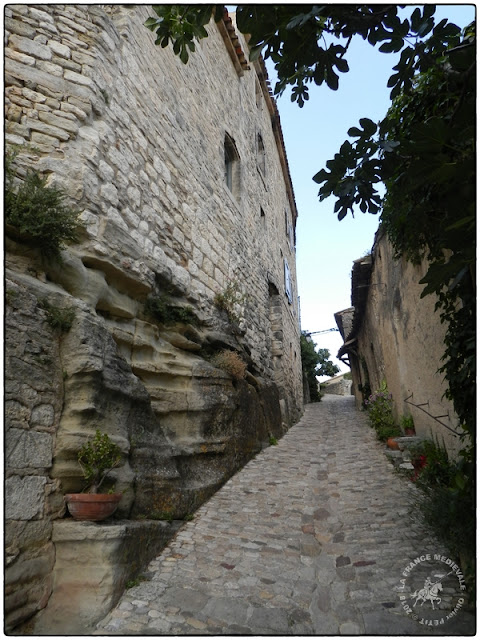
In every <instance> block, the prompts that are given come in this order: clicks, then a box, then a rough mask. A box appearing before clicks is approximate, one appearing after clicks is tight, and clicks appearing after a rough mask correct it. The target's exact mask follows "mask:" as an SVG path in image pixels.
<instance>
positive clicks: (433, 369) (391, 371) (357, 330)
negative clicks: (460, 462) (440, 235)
mask: <svg viewBox="0 0 480 640" xmlns="http://www.w3.org/2000/svg"><path fill="white" fill-rule="evenodd" d="M426 270H427V264H426V263H423V264H420V265H414V264H412V263H411V262H408V261H407V260H406V259H403V258H402V259H399V260H397V259H395V258H394V251H393V247H392V245H391V243H390V242H389V241H388V238H387V237H386V235H385V234H384V233H382V232H381V231H379V232H378V233H377V236H376V238H375V243H374V246H373V249H372V253H371V255H369V256H366V257H364V258H360V259H359V260H356V261H355V262H354V265H353V269H352V307H351V308H349V309H345V310H344V311H340V312H338V313H337V314H335V318H336V321H337V325H338V327H339V329H340V332H341V334H342V336H343V339H344V345H343V346H342V348H341V349H340V351H339V354H338V357H340V358H347V359H348V361H349V365H350V367H351V369H352V378H353V392H354V394H355V397H356V402H357V406H358V407H359V408H361V407H362V404H363V400H364V399H365V397H368V395H369V394H370V393H372V392H374V391H376V390H377V389H379V388H380V385H381V383H382V381H384V380H385V381H386V383H387V386H388V390H389V391H390V392H391V393H392V396H393V410H394V415H395V418H396V420H397V423H400V421H401V418H402V416H411V417H412V418H413V420H414V423H415V429H416V433H417V435H419V436H421V437H425V438H431V439H434V440H436V441H437V442H438V443H440V444H444V445H445V447H446V448H447V450H448V451H449V453H450V454H451V455H453V456H455V454H456V453H457V452H458V450H459V449H460V448H461V441H460V438H459V436H458V435H457V434H459V433H460V428H459V427H458V418H457V416H456V414H455V412H454V410H453V405H452V403H451V402H450V401H448V400H447V399H446V398H445V397H444V393H445V390H446V383H445V381H444V378H443V374H441V373H439V371H438V370H439V368H440V367H441V366H442V355H443V353H444V348H445V345H444V342H443V340H444V337H445V326H444V325H442V324H441V322H440V314H439V313H438V312H436V311H435V301H436V300H435V297H434V296H433V295H430V296H426V297H425V298H421V297H420V296H421V293H422V291H423V289H424V285H421V284H419V282H420V280H421V279H422V278H423V276H424V275H425V273H426Z"/></svg>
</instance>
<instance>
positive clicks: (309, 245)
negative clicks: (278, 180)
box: [267, 4, 475, 380]
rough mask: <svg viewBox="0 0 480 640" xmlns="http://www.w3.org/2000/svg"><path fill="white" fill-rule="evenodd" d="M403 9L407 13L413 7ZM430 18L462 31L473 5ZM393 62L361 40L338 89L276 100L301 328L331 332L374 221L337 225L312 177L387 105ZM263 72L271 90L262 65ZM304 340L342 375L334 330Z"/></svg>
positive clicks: (359, 217)
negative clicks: (293, 227) (292, 209)
mask: <svg viewBox="0 0 480 640" xmlns="http://www.w3.org/2000/svg"><path fill="white" fill-rule="evenodd" d="M407 10H408V14H409V13H410V11H411V10H413V7H408V9H407ZM407 10H406V11H407ZM435 16H436V21H440V20H441V19H442V18H448V19H449V20H450V21H451V22H454V23H455V24H457V25H458V26H460V27H464V26H466V25H467V24H468V23H470V22H471V21H472V20H473V19H474V17H475V7H474V5H466V4H463V5H460V4H457V5H452V4H450V5H439V6H438V7H437V11H436V14H435ZM398 58H399V54H384V53H380V52H379V51H378V50H377V49H374V48H373V47H372V46H371V45H369V44H368V43H365V42H364V41H363V40H362V39H361V38H357V39H354V41H352V43H351V45H350V49H349V52H348V58H347V59H348V63H349V66H350V71H349V72H348V73H346V74H339V75H340V86H339V89H338V91H332V90H330V89H328V87H327V86H325V85H322V86H321V87H317V86H316V85H309V87H310V99H309V101H308V102H306V103H305V105H304V106H303V108H300V107H299V106H298V105H297V104H296V103H293V102H291V100H290V91H289V90H288V89H287V90H286V91H285V93H284V94H283V96H281V97H280V98H278V99H277V105H278V110H279V112H280V119H281V123H282V131H283V136H284V140H285V147H286V151H287V158H288V163H289V167H290V174H291V177H292V182H293V189H294V193H295V200H296V203H297V209H298V213H299V216H298V221H297V280H298V291H299V295H300V306H301V318H302V329H303V330H306V331H322V330H326V329H331V328H336V326H337V325H336V323H335V318H334V313H335V312H337V311H341V310H342V309H347V308H348V307H350V306H351V301H350V296H351V270H352V263H353V261H354V260H356V259H357V258H361V257H362V256H364V255H365V254H367V253H369V252H370V250H371V248H372V245H373V241H374V235H375V232H376V230H377V228H378V216H376V215H372V214H368V213H365V214H364V213H362V212H361V211H360V210H358V213H355V217H354V218H352V216H351V215H350V214H349V215H348V216H347V217H346V218H344V219H343V220H342V221H341V222H339V221H338V219H337V216H336V214H335V213H334V212H333V207H334V205H335V198H334V197H330V198H328V199H327V200H324V201H323V202H319V200H318V196H317V194H318V185H317V184H316V183H315V182H313V180H312V177H313V176H314V175H315V174H316V173H317V172H318V171H319V170H320V169H322V168H323V167H324V166H325V163H326V162H327V160H329V159H331V158H333V156H334V155H335V153H336V152H337V151H338V150H339V148H340V146H341V144H342V143H343V142H344V140H346V139H348V136H347V131H348V129H349V128H350V127H352V126H355V125H358V121H359V119H360V118H364V117H367V118H370V119H371V120H373V121H374V122H378V121H379V120H381V119H382V118H383V117H384V116H385V114H386V112H387V109H388V107H389V105H390V99H389V95H390V89H388V88H387V81H388V78H389V77H390V75H392V67H393V66H394V65H395V64H396V63H397V61H398ZM267 68H268V72H269V76H270V79H271V81H272V89H273V88H274V84H275V82H274V77H275V76H274V71H273V68H272V66H271V65H270V61H267ZM312 338H313V340H314V342H315V343H316V345H317V347H321V348H326V349H328V350H329V351H330V355H331V360H332V361H333V362H334V363H335V364H336V365H337V366H339V368H340V369H341V372H345V371H348V370H349V369H348V367H347V366H346V365H345V364H344V363H343V362H341V361H339V360H338V359H337V358H336V355H337V352H338V350H339V349H340V347H341V346H342V343H343V340H342V338H341V335H340V333H339V332H338V331H335V332H330V333H324V334H319V335H314V336H312ZM323 379H326V378H320V380H323Z"/></svg>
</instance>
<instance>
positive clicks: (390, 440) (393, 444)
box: [387, 438, 399, 449]
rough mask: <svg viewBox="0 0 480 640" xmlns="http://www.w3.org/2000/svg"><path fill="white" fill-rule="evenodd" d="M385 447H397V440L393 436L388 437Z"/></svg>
mask: <svg viewBox="0 0 480 640" xmlns="http://www.w3.org/2000/svg"><path fill="white" fill-rule="evenodd" d="M387 447H388V448H389V449H399V446H398V442H397V441H396V440H395V438H388V440H387Z"/></svg>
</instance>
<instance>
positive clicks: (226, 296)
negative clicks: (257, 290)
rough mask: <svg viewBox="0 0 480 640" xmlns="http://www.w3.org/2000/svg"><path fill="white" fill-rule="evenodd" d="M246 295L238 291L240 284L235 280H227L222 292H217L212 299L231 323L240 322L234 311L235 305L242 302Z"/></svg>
mask: <svg viewBox="0 0 480 640" xmlns="http://www.w3.org/2000/svg"><path fill="white" fill-rule="evenodd" d="M246 298H247V296H246V295H245V294H241V293H240V285H239V284H238V282H237V281H236V280H233V281H232V282H229V283H228V285H227V286H226V287H225V290H224V291H223V292H222V293H217V294H216V295H215V297H214V299H213V303H214V305H215V306H216V307H217V309H220V311H225V312H226V314H227V316H228V319H229V321H230V322H231V323H233V324H239V323H240V317H239V316H238V314H237V313H236V312H235V305H237V304H243V303H244V302H245V300H246Z"/></svg>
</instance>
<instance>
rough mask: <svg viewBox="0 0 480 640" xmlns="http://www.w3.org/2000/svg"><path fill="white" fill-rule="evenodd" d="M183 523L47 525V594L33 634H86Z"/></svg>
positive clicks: (61, 522)
mask: <svg viewBox="0 0 480 640" xmlns="http://www.w3.org/2000/svg"><path fill="white" fill-rule="evenodd" d="M182 524H183V522H182V521H180V520H176V521H173V522H164V521H156V520H143V521H140V520H112V521H109V522H102V523H94V522H78V521H75V520H72V519H70V518H66V519H64V520H58V521H56V522H54V523H53V536H52V540H53V542H54V544H55V552H56V561H55V567H54V574H53V575H54V586H53V592H52V595H51V597H50V600H49V602H48V605H47V607H46V608H45V609H44V610H43V611H42V612H41V614H39V616H38V619H37V620H36V621H35V629H34V633H35V634H40V635H44V634H48V635H58V634H60V635H64V634H67V635H72V634H73V635H78V634H86V633H87V634H88V633H89V631H90V630H91V629H92V628H93V627H94V625H95V623H96V622H98V620H100V619H101V618H102V617H104V616H105V615H106V614H107V613H108V612H109V611H110V609H111V608H112V607H114V606H115V604H116V603H117V601H118V599H119V598H120V596H121V595H122V593H123V591H124V589H125V585H126V583H127V582H128V581H129V580H131V579H132V578H135V577H136V576H137V575H138V574H139V573H140V572H141V571H142V569H145V568H146V567H147V565H148V563H149V562H150V561H151V560H152V559H153V558H154V557H156V556H157V555H158V554H159V553H160V552H161V550H162V549H163V548H164V547H165V546H166V544H167V543H168V542H169V541H170V540H171V539H172V538H173V537H174V535H175V534H176V532H177V531H178V530H179V528H180V527H181V526H182Z"/></svg>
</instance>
